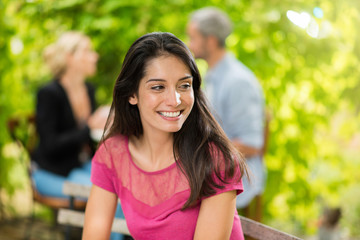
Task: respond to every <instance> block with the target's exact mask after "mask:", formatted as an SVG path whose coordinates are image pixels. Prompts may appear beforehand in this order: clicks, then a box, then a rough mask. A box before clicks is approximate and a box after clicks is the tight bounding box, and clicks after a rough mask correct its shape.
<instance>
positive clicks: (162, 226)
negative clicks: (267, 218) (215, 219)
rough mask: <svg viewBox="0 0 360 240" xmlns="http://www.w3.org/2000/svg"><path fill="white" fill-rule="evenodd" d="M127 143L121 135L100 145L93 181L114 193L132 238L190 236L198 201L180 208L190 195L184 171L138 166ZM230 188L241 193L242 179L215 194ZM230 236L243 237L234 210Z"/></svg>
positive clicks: (94, 166) (174, 166)
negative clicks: (141, 167) (186, 207)
mask: <svg viewBox="0 0 360 240" xmlns="http://www.w3.org/2000/svg"><path fill="white" fill-rule="evenodd" d="M128 145H129V143H128V138H127V137H124V136H116V137H112V138H109V139H107V140H106V142H105V144H101V145H100V147H99V149H98V150H97V152H96V153H95V156H94V158H93V161H92V174H91V181H92V182H93V184H95V185H97V186H99V187H101V188H103V189H105V190H107V191H110V192H113V193H115V194H117V196H118V197H119V199H120V200H121V206H122V209H123V211H124V215H125V218H126V223H127V226H128V228H129V231H130V233H131V235H132V237H133V238H134V239H137V240H138V239H144V240H145V239H160V240H161V239H182V240H183V239H193V237H194V233H195V227H196V222H197V218H198V215H199V210H200V204H201V202H199V203H198V204H197V205H196V206H195V207H192V208H188V209H186V210H184V211H182V210H181V208H182V206H183V205H184V203H185V202H186V201H187V199H188V198H189V196H190V187H189V184H188V182H187V179H186V177H185V176H184V174H183V173H182V172H181V171H180V169H179V168H178V167H177V165H176V163H174V164H172V165H171V166H169V167H167V168H165V169H162V170H159V171H155V172H146V171H144V170H142V169H140V168H139V167H138V166H137V165H135V163H134V162H133V160H132V158H131V155H130V152H129V147H128ZM231 190H237V194H240V193H241V192H242V191H243V187H242V182H241V181H234V182H231V183H230V184H226V185H225V188H224V189H220V190H218V191H217V193H216V194H219V193H222V192H226V191H231ZM230 239H244V236H243V232H242V229H241V224H240V219H239V216H238V214H237V212H236V210H234V223H233V228H232V232H231V237H230Z"/></svg>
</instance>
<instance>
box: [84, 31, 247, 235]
mask: <svg viewBox="0 0 360 240" xmlns="http://www.w3.org/2000/svg"><path fill="white" fill-rule="evenodd" d="M200 84H201V79H200V74H199V71H198V69H197V67H196V64H195V61H194V59H193V57H192V55H191V53H190V51H189V50H188V48H187V47H186V46H185V44H184V43H183V42H181V41H180V40H179V39H178V38H176V37H175V36H174V35H172V34H169V33H150V34H147V35H144V36H143V37H140V38H139V39H138V40H136V41H135V42H134V43H133V44H132V46H131V47H130V49H129V51H128V53H127V55H126V57H125V60H124V63H123V66H122V70H121V72H120V75H119V77H118V78H117V81H116V84H115V87H114V94H113V103H112V106H111V115H114V121H113V122H112V124H111V126H109V130H108V132H107V134H106V136H105V137H104V139H103V141H102V144H101V145H100V147H99V149H98V150H97V152H96V154H95V156H94V158H93V169H92V177H91V179H92V182H93V184H94V185H93V186H92V189H91V194H90V197H89V201H88V204H87V207H86V213H85V225H84V232H83V239H86V240H89V239H107V238H108V236H109V234H110V228H111V224H112V221H113V217H114V212H115V208H116V202H117V201H116V199H117V197H119V198H120V200H121V205H122V208H123V211H124V214H125V218H126V222H127V226H128V228H129V231H130V233H131V235H132V236H133V237H134V239H243V234H242V229H241V225H240V220H239V217H238V215H237V212H236V208H235V202H236V195H237V194H239V193H241V192H242V190H243V189H242V183H241V180H240V178H241V176H242V174H243V173H244V172H246V165H245V162H244V160H243V159H242V158H241V157H240V156H239V154H238V153H237V152H236V150H235V149H234V148H233V147H232V146H231V144H230V142H229V140H228V139H227V138H226V137H225V134H224V133H223V131H222V130H221V128H220V127H219V125H218V123H217V122H216V121H215V120H214V118H213V117H212V115H211V114H210V111H209V109H208V107H207V105H206V102H205V98H204V95H203V93H202V91H201V90H200ZM107 128H108V127H107ZM104 203H105V204H104Z"/></svg>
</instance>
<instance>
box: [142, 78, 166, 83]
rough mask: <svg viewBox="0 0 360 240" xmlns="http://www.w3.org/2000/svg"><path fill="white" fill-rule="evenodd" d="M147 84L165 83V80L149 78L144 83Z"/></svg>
mask: <svg viewBox="0 0 360 240" xmlns="http://www.w3.org/2000/svg"><path fill="white" fill-rule="evenodd" d="M148 82H166V80H164V79H161V78H151V79H149V80H147V81H146V83H148Z"/></svg>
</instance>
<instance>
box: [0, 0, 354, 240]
mask: <svg viewBox="0 0 360 240" xmlns="http://www.w3.org/2000/svg"><path fill="white" fill-rule="evenodd" d="M209 5H213V6H217V7H219V8H221V9H223V10H224V11H226V12H227V13H228V14H229V16H230V17H231V19H232V21H233V22H234V33H233V34H232V35H231V36H230V37H229V38H228V41H227V46H228V48H229V49H230V50H231V51H232V52H233V53H234V54H235V56H237V58H238V59H240V60H241V61H242V62H243V63H244V64H245V65H247V66H248V67H249V68H250V69H251V70H253V71H254V73H255V74H256V76H257V77H258V79H259V81H260V83H261V84H262V87H263V89H264V93H265V99H266V106H267V109H268V111H269V112H270V114H271V116H272V119H271V122H270V136H269V148H268V151H267V153H266V155H265V163H266V166H267V170H268V179H267V185H266V189H265V193H264V195H263V197H264V217H263V222H264V223H265V224H267V225H270V226H272V227H275V228H278V229H280V230H282V231H286V232H289V233H292V234H295V235H297V236H300V237H303V238H305V239H311V238H312V237H313V236H315V235H316V234H317V230H318V222H319V219H320V218H321V216H322V214H323V211H324V208H326V207H340V208H341V210H342V217H341V219H340V225H339V227H340V229H341V233H342V236H343V239H360V228H359V226H360V174H359V170H360V157H359V156H360V97H359V95H360V71H359V69H360V31H359V26H360V1H356V0H342V1H333V0H317V1H306V0H296V1H294V0H267V1H265V0H262V1H261V0H257V1H250V0H221V1H220V0H168V1H166V0H132V1H127V0H91V1H88V0H61V1H59V0H46V1H45V0H27V1H23V0H0V56H1V57H0V225H1V221H4V220H6V219H9V218H18V217H21V216H29V215H30V214H31V206H30V205H31V194H30V190H29V189H30V185H29V182H28V178H27V176H26V168H24V166H23V165H21V162H20V161H19V157H20V155H21V150H20V149H19V148H18V147H17V145H16V144H15V143H14V142H13V141H12V140H11V138H10V136H9V133H8V131H7V129H6V122H7V119H8V118H9V117H10V116H14V115H21V114H27V113H32V112H34V109H35V105H34V104H35V97H36V92H37V89H38V88H39V86H41V85H43V84H45V83H46V82H48V81H50V77H51V75H50V72H49V70H48V69H47V68H46V67H45V64H44V62H43V59H42V52H43V49H44V47H45V46H47V45H48V44H50V43H52V42H54V41H55V40H56V39H57V38H58V37H59V36H60V35H61V34H62V33H63V32H65V31H68V30H79V31H82V32H84V33H85V34H87V35H89V36H90V37H91V39H92V42H93V45H94V49H95V50H96V51H97V52H98V53H99V56H100V58H99V61H98V72H97V74H96V75H95V76H94V77H93V78H91V79H89V81H90V82H92V83H93V84H94V85H95V86H96V88H97V92H96V98H97V101H98V102H99V103H100V104H109V103H111V100H112V87H113V84H114V82H115V79H116V77H117V75H118V74H119V72H120V68H121V64H122V61H123V58H124V54H125V53H126V51H127V50H128V48H129V46H130V44H131V43H132V42H133V41H134V40H135V39H137V38H138V37H139V36H141V35H143V34H145V33H147V32H153V31H163V32H165V31H166V32H172V33H174V34H175V35H176V36H178V37H179V38H180V39H182V40H183V41H185V42H187V36H186V32H185V29H186V24H187V21H188V17H189V14H190V13H191V12H192V11H194V10H195V9H198V8H201V7H204V6H209ZM198 64H199V68H200V70H201V72H203V73H205V71H206V68H207V66H206V63H205V62H203V61H198ZM37 208H38V210H37V211H36V213H37V217H39V218H40V219H44V221H46V220H48V219H50V217H49V215H50V214H51V212H50V211H47V209H45V208H42V207H41V206H37ZM0 235H1V233H0Z"/></svg>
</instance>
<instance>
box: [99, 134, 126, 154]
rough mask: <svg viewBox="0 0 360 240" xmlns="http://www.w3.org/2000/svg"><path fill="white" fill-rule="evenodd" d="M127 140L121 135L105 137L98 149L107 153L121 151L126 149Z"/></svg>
mask: <svg viewBox="0 0 360 240" xmlns="http://www.w3.org/2000/svg"><path fill="white" fill-rule="evenodd" d="M127 142H128V138H127V137H126V136H124V135H121V134H116V135H113V136H109V137H107V138H106V139H105V140H104V141H103V142H102V143H101V144H100V147H99V149H103V148H105V149H106V151H108V152H113V151H118V150H123V149H126V148H127Z"/></svg>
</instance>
